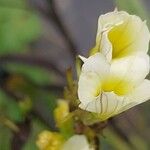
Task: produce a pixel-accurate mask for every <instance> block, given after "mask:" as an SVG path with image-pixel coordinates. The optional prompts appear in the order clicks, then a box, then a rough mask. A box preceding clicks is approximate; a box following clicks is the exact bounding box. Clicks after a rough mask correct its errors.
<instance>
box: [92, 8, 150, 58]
mask: <svg viewBox="0 0 150 150" xmlns="http://www.w3.org/2000/svg"><path fill="white" fill-rule="evenodd" d="M149 40H150V33H149V30H148V27H147V25H146V22H145V21H142V20H141V19H140V18H139V17H138V16H135V15H130V14H128V13H127V12H125V11H117V10H115V11H113V12H110V13H107V14H104V15H101V16H100V17H99V20H98V29H97V36H96V46H95V47H94V48H93V49H92V50H91V55H93V54H95V53H96V52H101V53H102V54H103V55H104V56H105V57H106V58H107V59H108V61H111V60H113V59H117V58H122V57H125V56H130V55H132V54H135V53H136V52H144V53H146V52H147V51H148V46H149Z"/></svg>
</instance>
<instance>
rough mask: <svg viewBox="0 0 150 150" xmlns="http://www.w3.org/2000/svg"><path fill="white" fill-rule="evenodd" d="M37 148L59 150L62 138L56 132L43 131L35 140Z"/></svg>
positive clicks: (40, 149)
mask: <svg viewBox="0 0 150 150" xmlns="http://www.w3.org/2000/svg"><path fill="white" fill-rule="evenodd" d="M36 144H37V146H38V148H39V150H61V147H62V145H63V138H62V136H61V135H60V134H59V133H57V132H50V131H43V132H42V133H40V134H39V136H38V140H37V142H36Z"/></svg>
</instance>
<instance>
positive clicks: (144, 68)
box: [110, 52, 150, 87]
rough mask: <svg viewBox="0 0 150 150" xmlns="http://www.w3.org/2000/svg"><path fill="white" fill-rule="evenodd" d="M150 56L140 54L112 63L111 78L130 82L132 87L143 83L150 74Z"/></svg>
mask: <svg viewBox="0 0 150 150" xmlns="http://www.w3.org/2000/svg"><path fill="white" fill-rule="evenodd" d="M149 69H150V63H149V56H148V55H147V54H145V53H141V52H138V53H136V55H131V56H128V57H123V58H120V59H116V60H114V61H112V64H111V69H110V70H111V71H110V72H111V76H115V77H118V78H119V79H120V81H119V80H118V81H119V82H120V84H121V81H124V80H126V81H128V82H129V83H130V84H131V86H133V87H134V86H135V85H138V84H139V83H141V82H142V81H143V80H144V78H145V77H146V75H147V74H148V73H149Z"/></svg>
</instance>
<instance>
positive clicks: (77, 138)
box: [62, 135, 92, 150]
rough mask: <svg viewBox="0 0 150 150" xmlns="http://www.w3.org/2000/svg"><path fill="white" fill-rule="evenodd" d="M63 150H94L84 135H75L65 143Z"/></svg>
mask: <svg viewBox="0 0 150 150" xmlns="http://www.w3.org/2000/svg"><path fill="white" fill-rule="evenodd" d="M62 150H92V149H90V145H89V143H88V141H87V139H86V137H85V136H84V135H74V136H72V137H71V138H69V139H68V141H66V142H65V144H64V146H63V148H62Z"/></svg>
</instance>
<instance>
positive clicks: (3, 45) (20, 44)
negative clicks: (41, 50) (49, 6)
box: [0, 0, 40, 54]
mask: <svg viewBox="0 0 150 150" xmlns="http://www.w3.org/2000/svg"><path fill="white" fill-rule="evenodd" d="M39 29H40V24H39V20H38V17H37V16H36V14H35V13H34V12H32V11H31V10H27V9H26V5H25V1H23V0H0V54H7V53H14V52H21V51H25V50H27V44H28V43H30V42H32V41H33V40H35V39H36V38H37V37H38V35H39V33H40V30H39Z"/></svg>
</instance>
